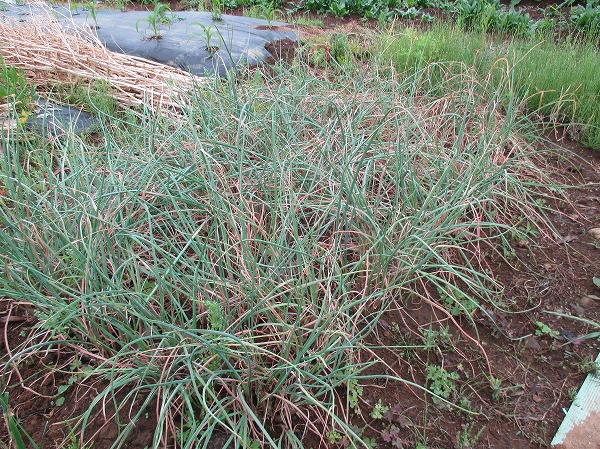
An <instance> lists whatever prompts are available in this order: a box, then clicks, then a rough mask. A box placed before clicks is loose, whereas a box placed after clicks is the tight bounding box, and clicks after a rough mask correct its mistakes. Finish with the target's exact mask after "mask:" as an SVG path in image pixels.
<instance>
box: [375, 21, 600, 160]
mask: <svg viewBox="0 0 600 449" xmlns="http://www.w3.org/2000/svg"><path fill="white" fill-rule="evenodd" d="M383 54H384V57H385V58H389V59H391V60H392V61H393V63H394V65H395V67H396V68H397V69H398V70H401V71H402V70H409V71H411V70H413V67H415V66H423V65H426V64H428V63H431V62H433V61H438V62H445V61H461V62H463V63H465V64H467V65H468V66H475V67H477V68H478V70H479V73H480V74H481V75H482V76H485V75H486V74H488V73H489V72H490V71H491V70H492V67H498V68H499V69H500V70H501V71H502V72H507V71H508V72H510V76H511V78H512V82H513V83H514V84H515V92H517V93H518V94H519V95H522V96H523V97H527V105H528V107H529V108H530V109H531V110H537V111H539V112H540V113H542V114H543V115H544V116H545V117H547V118H550V119H551V121H552V122H553V123H556V124H565V125H569V126H570V128H571V130H572V133H573V135H574V137H576V138H577V139H578V140H581V142H582V143H583V144H585V145H587V146H590V147H592V148H600V114H599V110H598V105H599V104H600V77H598V76H597V68H598V66H599V65H600V53H599V52H598V48H597V45H596V43H595V41H593V40H592V39H561V40H560V41H558V42H557V41H556V40H555V38H554V36H552V35H551V34H543V35H536V36H532V37H522V38H512V39H511V38H506V37H504V38H503V37H497V36H494V35H490V34H486V33H482V32H468V31H462V30H459V29H457V28H454V27H451V26H449V25H445V24H440V25H435V26H433V27H432V28H431V29H429V30H418V31H417V30H414V29H410V28H409V29H406V30H394V29H392V32H391V33H390V34H389V35H388V36H387V37H386V38H384V44H383ZM504 76H505V75H504V74H501V75H499V76H498V79H499V80H500V82H503V80H504Z"/></svg>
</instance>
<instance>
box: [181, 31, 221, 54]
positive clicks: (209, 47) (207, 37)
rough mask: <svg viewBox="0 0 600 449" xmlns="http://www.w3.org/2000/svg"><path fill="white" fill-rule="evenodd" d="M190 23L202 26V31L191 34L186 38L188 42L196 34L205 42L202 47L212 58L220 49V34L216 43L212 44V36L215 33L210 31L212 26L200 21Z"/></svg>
mask: <svg viewBox="0 0 600 449" xmlns="http://www.w3.org/2000/svg"><path fill="white" fill-rule="evenodd" d="M192 25H198V26H199V27H200V28H202V31H203V32H202V33H196V34H194V35H192V36H191V37H190V38H189V39H188V42H189V41H190V40H192V39H193V38H195V37H196V36H198V37H199V38H200V39H201V40H202V41H203V42H204V43H205V44H206V47H204V49H205V50H206V51H207V52H208V57H209V58H212V57H213V56H214V55H215V53H216V52H218V51H219V50H220V49H221V36H219V39H218V44H217V45H214V44H213V38H214V37H215V35H216V34H217V33H214V32H213V31H212V26H210V25H209V26H206V25H203V24H201V23H200V22H192Z"/></svg>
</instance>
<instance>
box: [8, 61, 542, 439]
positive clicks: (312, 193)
mask: <svg viewBox="0 0 600 449" xmlns="http://www.w3.org/2000/svg"><path fill="white" fill-rule="evenodd" d="M377 70H378V69H377V68H375V71H374V72H373V73H372V74H368V75H365V74H364V73H361V72H360V71H359V70H348V71H341V72H338V73H337V74H336V75H335V76H328V77H323V76H319V75H317V74H315V73H313V72H312V71H310V70H309V69H307V68H306V67H304V66H302V65H298V66H294V67H292V68H289V69H282V68H280V69H279V71H278V72H277V74H276V75H273V77H271V78H269V75H266V74H263V73H261V72H260V71H258V72H256V73H255V74H254V75H253V76H251V77H250V78H249V79H248V80H247V81H245V82H242V81H239V82H236V81H235V80H234V81H230V82H225V83H221V82H215V83H214V84H213V85H212V86H208V87H203V88H202V89H199V90H198V91H197V92H196V96H195V98H194V99H193V101H192V106H189V107H186V108H185V110H184V111H183V115H182V116H181V117H179V118H178V119H174V118H173V117H163V116H159V115H156V114H154V113H152V112H151V111H145V112H144V113H143V114H142V117H141V118H140V119H139V120H135V121H131V122H126V121H124V120H119V119H116V118H113V117H105V121H104V123H105V126H104V127H103V128H102V129H101V133H100V134H101V135H100V143H99V144H98V143H96V144H92V143H87V142H86V141H84V140H82V139H80V138H79V137H77V136H75V135H74V134H72V133H65V134H64V135H62V136H59V137H57V138H54V139H52V140H51V141H46V142H40V141H38V140H37V139H32V138H30V137H29V136H27V135H25V134H24V133H23V132H22V131H19V130H17V131H14V133H13V134H12V135H9V136H4V137H3V139H2V159H1V160H0V188H1V189H2V196H1V197H0V203H1V205H2V207H1V208H0V248H1V253H2V264H1V265H0V295H2V297H3V298H4V299H5V300H13V301H17V302H21V303H28V304H32V305H33V307H34V310H35V313H36V315H37V318H38V319H39V324H38V325H37V336H38V338H40V339H41V340H37V343H36V344H35V345H29V346H28V345H25V346H24V347H21V348H17V349H16V350H14V351H13V354H14V356H13V358H12V359H11V361H10V363H7V364H5V367H4V370H3V373H2V383H3V384H6V383H7V382H8V379H9V378H10V377H9V373H10V371H11V370H12V369H15V368H14V367H15V366H16V367H18V366H19V365H20V364H21V363H24V362H25V361H26V360H27V359H28V357H30V356H32V355H33V354H35V353H36V352H37V351H41V350H43V351H51V352H53V351H58V350H59V349H60V348H63V347H65V346H67V347H70V348H72V349H74V350H75V351H76V352H77V353H81V354H85V355H86V357H87V358H91V359H92V360H93V363H92V365H91V369H89V370H87V371H86V373H88V374H87V375H88V376H94V377H97V376H100V377H102V378H105V379H109V380H110V385H109V386H108V387H107V388H106V389H105V390H103V391H100V392H99V394H98V396H97V397H95V398H94V400H93V402H92V404H90V407H89V410H88V411H87V412H86V413H85V414H84V415H83V416H82V418H81V420H80V422H79V424H80V427H79V428H80V430H81V439H82V442H86V441H87V440H88V439H89V438H90V437H91V435H89V432H87V425H88V423H89V421H90V419H91V417H92V416H93V412H94V411H95V410H97V409H99V408H102V407H103V404H104V403H105V402H111V401H114V402H115V403H116V404H117V405H118V407H119V408H122V409H124V408H126V407H127V404H132V403H136V404H141V406H139V407H138V408H135V409H133V410H131V412H130V413H129V415H128V418H127V421H123V422H120V424H121V433H120V435H119V437H118V439H117V440H116V441H114V444H113V447H126V441H127V436H128V434H130V433H131V432H133V431H134V428H135V425H136V422H138V421H139V419H140V417H142V416H143V415H144V414H145V413H147V412H149V413H155V414H156V419H157V422H158V425H157V427H156V430H155V433H154V436H153V442H152V447H185V448H191V447H207V445H208V444H209V442H210V441H211V438H213V437H214V435H215V434H217V433H218V434H220V435H223V434H224V435H226V438H228V441H229V442H230V443H232V444H233V445H234V446H235V447H250V446H252V445H256V444H258V445H260V446H262V447H273V448H275V447H284V446H286V447H287V446H289V447H302V443H301V440H302V439H303V438H306V437H307V435H311V434H312V435H313V438H315V437H316V438H317V440H316V441H321V442H324V441H326V440H327V439H328V438H330V437H333V436H335V435H336V433H337V434H338V435H339V436H340V437H342V436H343V437H345V438H347V439H348V441H349V444H350V446H352V447H362V446H364V443H363V442H362V439H361V437H360V435H358V434H357V431H356V430H355V429H354V428H353V427H352V426H351V421H350V406H349V404H348V401H347V394H346V393H347V391H348V389H352V388H353V386H355V385H356V382H361V383H362V382H368V381H369V378H370V375H367V374H366V371H365V369H366V368H367V367H369V366H370V365H371V364H372V363H375V362H376V361H377V359H376V356H375V355H374V353H373V352H372V351H370V350H369V348H368V344H367V341H368V336H369V335H371V334H372V333H373V331H374V328H375V325H376V322H377V319H378V317H379V316H380V314H381V313H383V312H384V311H385V310H387V309H388V308H389V307H391V306H393V307H398V308H402V307H403V305H404V304H405V302H406V301H407V299H408V298H410V297H411V296H412V295H420V296H423V298H424V299H425V300H428V301H431V302H432V304H433V303H435V301H436V299H435V298H436V293H435V291H436V289H437V290H443V291H446V292H449V294H451V293H452V292H461V293H464V295H465V298H466V299H462V301H466V303H465V304H463V306H464V308H465V310H466V309H467V306H468V308H470V309H472V308H473V307H479V306H482V307H483V305H485V307H486V308H489V307H494V304H495V300H496V298H497V295H498V293H499V292H500V289H501V287H500V286H499V285H498V284H497V283H496V281H495V280H494V279H493V276H492V274H491V273H490V271H489V269H488V268H489V267H488V266H487V264H486V262H485V253H489V252H490V251H496V250H498V246H497V245H500V246H501V247H504V248H507V247H510V245H511V242H512V238H513V235H515V234H518V233H519V231H518V229H517V228H516V224H517V223H519V222H520V221H521V220H522V219H523V217H529V218H530V219H531V220H534V221H537V222H538V223H539V224H540V226H542V227H543V226H544V225H543V213H542V212H541V211H540V210H539V209H538V208H537V206H536V203H535V201H534V195H535V196H536V198H537V195H538V189H539V187H540V186H542V185H544V183H545V182H546V180H545V179H544V176H543V174H542V172H541V171H540V170H539V169H538V168H537V166H536V165H535V164H534V162H533V161H534V160H535V157H536V155H537V154H538V153H537V151H536V150H535V147H534V144H535V138H536V136H535V132H536V131H535V126H534V123H532V121H531V118H530V117H528V116H527V115H526V114H523V113H522V112H521V111H520V109H519V108H518V106H519V105H518V104H512V103H511V101H510V99H511V98H514V96H513V95H511V84H510V80H509V79H508V78H506V79H504V81H503V82H497V83H496V84H493V85H492V84H491V83H489V82H486V81H485V80H484V81H483V82H482V81H481V80H479V79H478V78H477V77H476V76H475V73H474V72H473V71H472V70H470V69H469V68H467V67H466V66H464V65H461V66H459V67H446V66H444V65H431V66H427V67H425V68H424V69H419V70H415V71H413V73H412V74H411V76H410V77H399V76H396V75H394V74H392V75H391V76H386V77H380V76H377V73H378V71H377ZM433 74H435V75H436V76H433ZM433 79H436V80H439V79H442V80H443V82H441V83H440V82H438V81H432V80H433ZM506 98H509V100H508V102H507V101H506ZM456 297H457V298H459V297H460V298H462V295H456ZM457 301H459V300H458V299H457ZM459 305H460V304H459ZM437 307H439V308H443V307H444V306H443V304H437ZM30 341H33V340H30ZM386 376H387V377H389V378H391V379H395V380H396V381H398V382H409V383H410V381H409V380H406V379H402V378H401V377H398V375H397V374H395V373H393V372H390V373H389V374H388V375H384V376H378V377H386ZM114 419H115V420H118V419H119V416H118V415H117V416H115V417H114ZM334 432H335V433H334ZM334 439H335V438H334Z"/></svg>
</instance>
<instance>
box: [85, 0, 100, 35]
mask: <svg viewBox="0 0 600 449" xmlns="http://www.w3.org/2000/svg"><path fill="white" fill-rule="evenodd" d="M84 6H85V9H87V11H88V14H87V17H91V18H92V20H93V21H94V26H93V27H92V29H95V30H97V29H98V28H100V27H99V26H98V15H97V12H98V10H97V9H96V2H95V1H90V2H85V3H84Z"/></svg>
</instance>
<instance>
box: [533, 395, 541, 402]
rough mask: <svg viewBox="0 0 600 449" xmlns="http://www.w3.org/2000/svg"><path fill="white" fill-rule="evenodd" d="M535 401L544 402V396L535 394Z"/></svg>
mask: <svg viewBox="0 0 600 449" xmlns="http://www.w3.org/2000/svg"><path fill="white" fill-rule="evenodd" d="M533 401H534V402H542V397H541V396H539V395H537V394H534V395H533Z"/></svg>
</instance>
